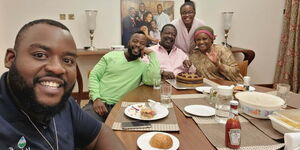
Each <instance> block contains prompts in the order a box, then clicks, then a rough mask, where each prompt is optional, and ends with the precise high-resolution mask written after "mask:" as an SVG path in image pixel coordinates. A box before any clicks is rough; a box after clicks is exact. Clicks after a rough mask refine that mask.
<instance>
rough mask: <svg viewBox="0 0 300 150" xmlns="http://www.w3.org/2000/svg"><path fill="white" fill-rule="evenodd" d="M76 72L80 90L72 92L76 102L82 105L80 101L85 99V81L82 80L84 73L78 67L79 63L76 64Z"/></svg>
mask: <svg viewBox="0 0 300 150" xmlns="http://www.w3.org/2000/svg"><path fill="white" fill-rule="evenodd" d="M76 74H77V79H76V80H77V84H78V92H77V93H72V96H73V97H74V98H75V100H76V102H77V103H78V105H79V106H80V102H81V100H82V99H83V81H82V75H81V72H80V69H79V67H78V64H76Z"/></svg>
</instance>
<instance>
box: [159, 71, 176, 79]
mask: <svg viewBox="0 0 300 150" xmlns="http://www.w3.org/2000/svg"><path fill="white" fill-rule="evenodd" d="M161 75H162V76H163V78H164V79H175V75H174V73H173V72H168V71H163V72H162V73H161Z"/></svg>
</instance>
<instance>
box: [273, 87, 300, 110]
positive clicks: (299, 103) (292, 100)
mask: <svg viewBox="0 0 300 150" xmlns="http://www.w3.org/2000/svg"><path fill="white" fill-rule="evenodd" d="M267 93H268V94H272V95H276V94H277V91H270V92H267ZM286 103H287V105H288V106H290V107H294V108H300V94H297V93H294V92H290V93H289V96H288V98H287V100H286Z"/></svg>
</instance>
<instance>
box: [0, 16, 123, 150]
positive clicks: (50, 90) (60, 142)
mask: <svg viewBox="0 0 300 150" xmlns="http://www.w3.org/2000/svg"><path fill="white" fill-rule="evenodd" d="M76 57H77V53H76V45H75V42H74V40H73V37H72V35H71V33H70V31H69V29H68V28H67V27H66V26H64V25H63V24H61V23H59V22H56V21H53V20H47V19H41V20H35V21H32V22H30V23H28V24H26V25H24V26H23V27H22V28H21V30H20V31H19V33H18V34H17V37H16V40H15V46H14V48H13V49H8V50H7V51H6V55H5V67H7V68H8V69H9V71H8V72H5V73H4V74H3V75H2V76H1V80H0V124H1V128H0V149H10V150H13V149H24V150H30V149H40V150H45V149H47V150H58V149H61V150H67V149H75V148H86V149H101V150H112V149H118V150H119V149H124V145H123V144H122V142H121V141H120V140H119V139H118V138H117V137H116V136H115V135H114V133H113V132H112V130H111V129H110V128H108V127H107V126H106V125H104V124H102V123H100V122H98V121H96V120H95V119H93V118H91V117H90V116H89V115H87V114H86V113H85V112H83V111H82V110H81V109H80V108H79V106H78V105H77V104H76V103H75V101H74V99H73V98H72V97H70V94H71V92H72V89H73V87H74V84H75V81H76ZM112 143H113V144H112Z"/></svg>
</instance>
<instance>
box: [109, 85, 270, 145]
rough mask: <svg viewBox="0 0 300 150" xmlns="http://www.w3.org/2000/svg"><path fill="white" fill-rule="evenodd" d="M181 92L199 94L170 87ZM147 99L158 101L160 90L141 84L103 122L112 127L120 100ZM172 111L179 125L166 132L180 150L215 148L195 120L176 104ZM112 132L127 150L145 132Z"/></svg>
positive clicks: (263, 90) (259, 88) (139, 100)
mask: <svg viewBox="0 0 300 150" xmlns="http://www.w3.org/2000/svg"><path fill="white" fill-rule="evenodd" d="M214 82H216V83H218V84H220V85H232V84H234V83H233V82H231V81H223V80H222V81H220V80H214ZM254 87H255V88H256V91H259V92H268V91H272V90H274V89H271V88H266V87H262V86H254ZM182 94H200V93H199V92H197V91H196V90H195V89H189V90H177V89H175V88H173V89H172V95H182ZM148 99H152V100H155V101H160V90H155V89H153V87H152V86H147V85H141V86H139V87H137V88H136V89H134V90H132V91H130V92H128V93H127V94H126V95H125V96H124V97H122V99H121V100H120V101H119V102H118V103H117V104H116V105H115V106H114V107H113V109H112V110H111V112H110V114H109V116H108V118H107V119H106V121H105V124H106V125H108V126H110V127H112V126H113V123H114V122H115V120H116V118H117V117H118V116H119V115H123V114H120V111H119V110H120V108H121V103H122V102H125V101H126V102H146V101H147V100H148ZM174 111H175V115H176V118H177V122H178V125H179V128H180V130H179V132H178V131H175V132H168V133H169V134H172V135H174V136H175V137H177V138H178V139H179V141H180V147H179V149H181V150H199V149H205V150H210V149H216V148H215V147H214V146H213V145H212V144H211V143H210V141H209V140H208V138H207V137H206V136H205V134H204V133H203V132H202V130H200V129H199V127H198V126H197V124H196V123H195V121H194V120H193V119H192V118H190V117H186V116H185V115H184V113H183V112H182V111H180V109H179V108H178V107H176V105H174ZM114 133H115V134H116V135H117V136H118V137H119V138H120V140H121V141H122V142H123V143H124V144H125V146H126V148H127V149H128V150H138V149H139V147H138V145H137V139H138V138H139V136H141V135H142V134H144V133H146V132H145V131H126V130H122V131H118V130H115V131H114Z"/></svg>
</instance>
